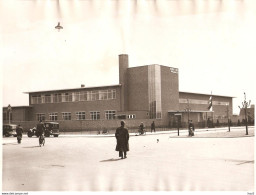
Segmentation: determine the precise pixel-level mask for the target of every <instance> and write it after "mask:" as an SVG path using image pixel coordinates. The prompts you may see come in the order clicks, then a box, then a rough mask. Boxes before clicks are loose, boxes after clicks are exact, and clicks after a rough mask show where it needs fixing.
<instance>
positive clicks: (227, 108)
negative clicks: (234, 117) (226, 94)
mask: <svg viewBox="0 0 256 195" xmlns="http://www.w3.org/2000/svg"><path fill="white" fill-rule="evenodd" d="M226 105H227V111H226V112H227V118H228V132H230V120H229V110H228V104H226Z"/></svg>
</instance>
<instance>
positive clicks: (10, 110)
mask: <svg viewBox="0 0 256 195" xmlns="http://www.w3.org/2000/svg"><path fill="white" fill-rule="evenodd" d="M7 110H8V112H9V124H11V112H12V107H11V105H10V104H9V105H8V107H7Z"/></svg>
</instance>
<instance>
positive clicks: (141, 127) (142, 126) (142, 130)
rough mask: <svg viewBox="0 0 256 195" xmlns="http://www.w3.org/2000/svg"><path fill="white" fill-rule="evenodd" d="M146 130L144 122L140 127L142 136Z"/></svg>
mask: <svg viewBox="0 0 256 195" xmlns="http://www.w3.org/2000/svg"><path fill="white" fill-rule="evenodd" d="M144 128H145V126H144V124H143V122H141V123H140V126H139V133H140V135H143V134H144Z"/></svg>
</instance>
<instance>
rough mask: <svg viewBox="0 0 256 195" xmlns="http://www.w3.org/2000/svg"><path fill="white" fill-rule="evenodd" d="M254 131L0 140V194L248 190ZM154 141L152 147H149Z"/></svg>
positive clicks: (251, 185)
mask: <svg viewBox="0 0 256 195" xmlns="http://www.w3.org/2000/svg"><path fill="white" fill-rule="evenodd" d="M253 135H254V127H251V128H249V136H245V128H244V127H241V128H237V129H236V130H234V131H233V130H232V128H231V132H227V128H226V129H223V130H218V129H215V130H212V131H205V130H204V131H201V132H200V131H197V132H196V135H195V137H192V138H191V137H187V132H185V131H183V133H182V132H181V134H180V136H179V137H178V136H177V134H176V133H175V134H174V133H170V132H169V133H168V132H164V133H161V134H160V133H156V134H154V133H153V134H151V133H148V134H147V135H146V136H130V152H128V158H127V159H124V160H120V159H119V158H118V152H116V151H114V149H115V144H116V140H115V138H114V137H113V135H108V136H68V135H67V134H66V135H63V136H60V137H58V138H53V137H51V138H46V145H45V146H44V147H39V146H38V138H35V137H34V138H28V137H27V136H26V135H24V136H23V140H22V144H20V145H18V144H17V142H16V138H3V145H2V148H3V177H2V190H3V191H119V190H121V191H158V190H161V191H162V190H164V191H254V136H253ZM157 139H158V140H159V142H158V143H157Z"/></svg>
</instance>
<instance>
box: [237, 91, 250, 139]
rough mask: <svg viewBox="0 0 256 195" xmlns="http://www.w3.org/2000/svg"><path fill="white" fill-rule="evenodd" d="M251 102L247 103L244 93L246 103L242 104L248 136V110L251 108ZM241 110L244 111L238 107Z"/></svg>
mask: <svg viewBox="0 0 256 195" xmlns="http://www.w3.org/2000/svg"><path fill="white" fill-rule="evenodd" d="M250 104H251V100H249V102H247V101H246V94H245V92H244V101H243V102H242V105H243V107H242V108H243V109H244V117H245V128H246V135H248V124H247V108H248V107H249V106H250ZM238 107H239V108H240V110H241V109H242V108H241V107H240V106H238Z"/></svg>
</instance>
